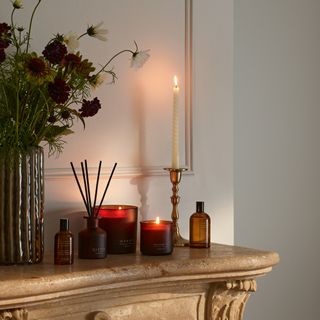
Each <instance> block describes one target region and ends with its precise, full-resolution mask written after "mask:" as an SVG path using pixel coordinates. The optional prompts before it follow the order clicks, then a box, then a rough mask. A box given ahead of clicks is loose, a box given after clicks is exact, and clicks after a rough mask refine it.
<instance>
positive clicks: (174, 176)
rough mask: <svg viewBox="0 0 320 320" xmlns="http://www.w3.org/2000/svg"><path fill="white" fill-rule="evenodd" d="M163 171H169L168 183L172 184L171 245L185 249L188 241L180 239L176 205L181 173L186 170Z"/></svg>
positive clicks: (177, 203)
mask: <svg viewBox="0 0 320 320" xmlns="http://www.w3.org/2000/svg"><path fill="white" fill-rule="evenodd" d="M165 170H167V171H169V174H170V181H171V183H172V196H171V203H172V213H171V219H172V232H173V245H174V246H175V247H187V246H189V241H188V240H186V239H184V238H182V236H181V235H180V228H179V224H178V220H179V210H178V205H179V202H180V196H179V195H178V192H179V183H180V181H181V177H182V172H183V171H186V170H187V169H186V168H179V169H174V168H165Z"/></svg>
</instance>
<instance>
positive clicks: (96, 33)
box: [87, 22, 108, 41]
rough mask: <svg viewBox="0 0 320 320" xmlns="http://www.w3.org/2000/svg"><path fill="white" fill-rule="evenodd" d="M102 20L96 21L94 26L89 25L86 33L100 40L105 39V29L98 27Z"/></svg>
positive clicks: (106, 31)
mask: <svg viewBox="0 0 320 320" xmlns="http://www.w3.org/2000/svg"><path fill="white" fill-rule="evenodd" d="M102 24H103V22H100V23H98V24H97V25H96V26H90V27H88V29H87V34H88V35H89V36H90V37H94V38H97V39H99V40H101V41H107V37H105V36H104V35H105V34H108V30H107V29H101V28H100V27H101V26H102Z"/></svg>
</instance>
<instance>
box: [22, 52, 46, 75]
mask: <svg viewBox="0 0 320 320" xmlns="http://www.w3.org/2000/svg"><path fill="white" fill-rule="evenodd" d="M26 69H27V71H28V73H29V74H30V75H31V76H34V77H43V76H46V75H47V73H48V70H47V66H46V63H45V62H44V61H43V60H42V59H41V58H37V57H33V58H30V59H28V60H27V61H26Z"/></svg>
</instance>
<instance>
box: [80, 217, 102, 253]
mask: <svg viewBox="0 0 320 320" xmlns="http://www.w3.org/2000/svg"><path fill="white" fill-rule="evenodd" d="M85 219H86V220H87V228H86V229H84V230H82V231H80V232H79V243H78V257H79V258H80V259H103V258H105V257H106V256H107V233H106V232H105V231H104V230H103V229H101V228H99V226H98V218H96V217H85Z"/></svg>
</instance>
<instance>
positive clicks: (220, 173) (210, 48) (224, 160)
mask: <svg viewBox="0 0 320 320" xmlns="http://www.w3.org/2000/svg"><path fill="white" fill-rule="evenodd" d="M159 1H160V0H159ZM180 1H181V2H182V3H183V2H184V0H180ZM35 2H36V1H35ZM149 2H150V1H149ZM149 2H148V4H149ZM194 2H195V3H194V8H193V10H194V11H193V22H194V29H193V32H194V39H193V41H194V56H193V58H194V70H193V71H194V74H193V83H194V86H193V97H194V99H193V128H192V131H193V132H192V133H193V164H194V174H193V175H185V176H184V177H183V178H182V182H181V185H180V196H181V202H180V225H181V231H182V234H183V236H185V237H188V228H189V225H188V224H189V216H190V215H191V214H192V213H193V212H194V211H195V202H196V201H197V200H203V201H205V208H206V211H207V212H208V213H210V214H211V216H212V220H213V221H212V237H213V240H214V241H217V242H221V243H229V244H231V243H233V173H232V159H233V141H232V140H233V136H232V86H233V75H232V74H233V71H232V66H233V58H232V57H233V3H232V1H231V0H228V1H222V0H220V1H219V0H215V1H212V0H203V1H194ZM59 3H60V2H59ZM73 3H74V4H75V3H76V4H77V5H76V6H74V7H73V8H72V12H70V16H69V18H68V19H66V21H64V20H63V19H61V20H59V30H61V29H63V28H62V27H63V24H64V23H66V30H72V29H73V26H72V21H75V20H76V18H77V10H79V12H80V14H81V15H82V16H83V17H85V18H84V19H83V20H84V21H83V22H84V23H87V22H88V21H89V22H90V23H94V22H99V21H101V20H103V10H100V9H99V5H98V4H99V3H100V4H101V5H105V3H104V2H103V1H97V2H95V6H92V3H89V2H88V1H81V3H80V1H76V2H75V1H74V2H73ZM79 3H80V4H79ZM155 3H156V2H155ZM157 3H158V2H157ZM71 4H72V3H70V4H68V5H71ZM9 6H10V2H9V1H8V3H5V4H1V13H0V17H1V20H6V21H8V20H9V11H8V8H9ZM29 6H31V4H30V3H28V4H27V3H26V4H25V7H26V8H25V9H23V10H26V11H27V12H30V9H28V8H29ZM41 6H46V1H43V3H42V4H41ZM39 12H41V21H43V23H44V25H43V26H46V27H48V25H47V24H48V23H50V21H52V20H53V23H54V25H56V23H57V20H56V17H54V16H52V15H51V14H50V12H47V11H46V10H44V9H42V10H40V11H39ZM87 12H89V13H90V17H87V16H86V13H87ZM19 14H20V15H23V12H22V11H21V12H19ZM139 14H140V15H142V16H143V15H148V12H143V10H142V11H141V12H139ZM65 15H66V14H64V15H63V16H65ZM5 17H6V18H7V19H5ZM35 19H37V17H35ZM123 23H124V21H123ZM163 23H164V24H165V23H166V20H165V19H163ZM105 25H106V27H107V28H108V21H105ZM35 26H36V23H35ZM38 28H39V27H38ZM145 28H149V27H148V26H145ZM35 29H36V27H35ZM35 31H37V30H35ZM38 31H40V30H38ZM54 32H55V30H53V33H54ZM40 34H41V32H40ZM49 36H51V34H50V35H48V37H49ZM168 37H170V34H168ZM34 41H35V42H36V43H37V41H40V42H39V43H40V44H41V43H42V44H43V43H45V41H46V39H41V40H40V39H39V40H38V39H37V38H34ZM39 43H38V45H39V46H40V44H39ZM142 46H143V47H144V48H150V47H149V45H148V43H143V45H142ZM35 47H36V45H35ZM99 48H101V45H100V44H99ZM150 49H151V52H152V50H155V48H152V47H151V48H150ZM90 50H92V52H91V55H92V54H94V50H95V49H94V47H93V46H90ZM99 50H100V51H99ZM97 54H101V49H97ZM162 58H163V59H166V57H165V56H163V57H162ZM151 59H152V57H151ZM208 70H211V72H208ZM159 76H161V74H160V73H158V72H155V73H154V76H153V78H154V81H158V80H159V79H158V78H157V77H159ZM170 81H171V79H170ZM168 88H169V90H170V88H171V84H170V85H168ZM108 90H110V89H108ZM122 94H123V95H125V94H126V93H125V92H122ZM108 99H109V100H108V103H117V97H116V96H115V97H114V98H113V100H111V101H110V98H108ZM89 128H90V126H89ZM93 129H95V128H93ZM85 133H86V134H88V135H89V136H90V137H92V139H91V141H95V132H94V130H92V131H90V130H87V131H86V132H85ZM109 134H110V135H112V134H113V133H112V132H109ZM114 138H115V139H116V136H115V137H114ZM89 140H90V139H89ZM128 143H129V142H128ZM100 147H103V146H100ZM66 148H68V145H66ZM123 148H126V145H123ZM84 150H85V146H83V148H79V150H78V154H75V158H76V159H80V160H82V159H84V158H85V157H86V156H85V153H84ZM90 156H91V157H92V155H90ZM168 158H169V159H170V155H169V154H168ZM92 159H93V158H92ZM94 160H95V161H96V162H97V163H98V161H99V160H100V158H97V159H93V161H94ZM105 179H106V178H105ZM104 181H105V180H104ZM108 193H109V194H108V198H107V200H106V201H105V203H128V204H136V205H138V206H139V207H140V208H141V209H142V212H141V214H142V215H143V218H151V217H155V216H156V215H160V216H161V218H168V219H170V214H171V203H170V195H171V184H170V182H169V178H168V176H166V175H163V176H143V177H128V178H121V179H120V178H118V179H114V181H113V182H112V184H111V186H110V188H109V192H108ZM45 208H46V209H45V237H46V250H47V251H48V250H50V249H52V245H53V236H54V233H55V232H57V230H58V221H59V217H62V216H67V217H69V218H70V220H71V230H72V231H73V232H74V233H75V234H77V232H78V230H79V229H81V228H82V226H83V221H82V220H83V219H82V217H81V216H82V214H79V211H81V210H83V204H82V203H81V197H80V194H79V192H78V191H77V187H76V183H75V181H74V178H73V177H50V178H47V179H46V206H45Z"/></svg>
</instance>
